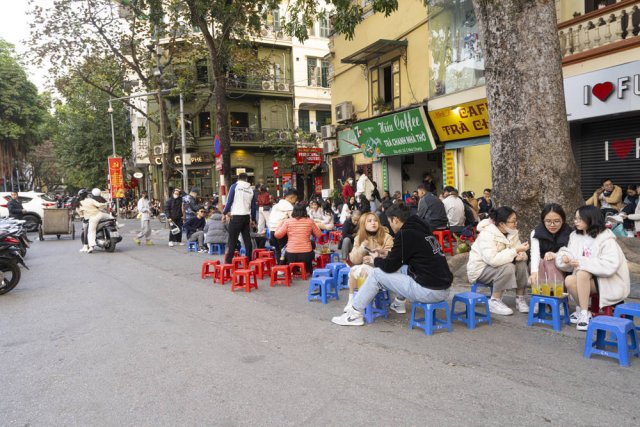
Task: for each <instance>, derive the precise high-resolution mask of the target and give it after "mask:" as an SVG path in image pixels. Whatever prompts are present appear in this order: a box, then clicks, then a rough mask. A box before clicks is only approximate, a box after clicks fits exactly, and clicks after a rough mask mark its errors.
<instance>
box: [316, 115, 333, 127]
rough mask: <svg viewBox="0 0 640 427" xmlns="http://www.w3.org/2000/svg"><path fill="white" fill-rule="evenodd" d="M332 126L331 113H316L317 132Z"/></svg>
mask: <svg viewBox="0 0 640 427" xmlns="http://www.w3.org/2000/svg"><path fill="white" fill-rule="evenodd" d="M330 124H331V111H316V132H320V128H321V127H322V126H324V125H330Z"/></svg>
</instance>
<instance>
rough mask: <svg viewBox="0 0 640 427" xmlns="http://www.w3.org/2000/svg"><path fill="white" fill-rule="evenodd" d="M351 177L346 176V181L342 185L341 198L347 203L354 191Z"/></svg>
mask: <svg viewBox="0 0 640 427" xmlns="http://www.w3.org/2000/svg"><path fill="white" fill-rule="evenodd" d="M352 185H353V178H348V179H347V182H345V183H344V185H343V186H342V200H343V201H344V202H345V203H347V201H349V199H350V198H351V197H354V196H355V195H356V193H355V192H354V191H353V187H352Z"/></svg>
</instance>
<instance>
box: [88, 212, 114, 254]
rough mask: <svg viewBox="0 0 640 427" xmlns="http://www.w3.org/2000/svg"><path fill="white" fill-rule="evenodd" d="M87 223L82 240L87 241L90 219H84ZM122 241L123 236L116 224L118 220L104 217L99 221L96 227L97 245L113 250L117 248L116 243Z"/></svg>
mask: <svg viewBox="0 0 640 427" xmlns="http://www.w3.org/2000/svg"><path fill="white" fill-rule="evenodd" d="M83 222H84V223H85V224H87V226H86V227H83V236H82V241H83V242H84V241H85V236H86V234H85V233H88V222H89V221H88V220H84V221H83ZM120 242H122V236H121V235H120V232H119V231H118V227H117V224H116V220H115V219H112V218H109V219H102V220H100V222H99V223H98V226H97V227H96V246H97V247H99V248H102V249H104V250H105V251H107V252H113V251H115V250H116V244H118V243H120Z"/></svg>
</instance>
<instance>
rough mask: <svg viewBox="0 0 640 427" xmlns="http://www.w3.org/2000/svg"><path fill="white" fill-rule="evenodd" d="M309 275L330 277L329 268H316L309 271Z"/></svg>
mask: <svg viewBox="0 0 640 427" xmlns="http://www.w3.org/2000/svg"><path fill="white" fill-rule="evenodd" d="M311 277H312V278H313V277H331V270H329V269H328V268H316V269H315V270H313V272H312V273H311Z"/></svg>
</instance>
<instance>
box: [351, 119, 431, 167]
mask: <svg viewBox="0 0 640 427" xmlns="http://www.w3.org/2000/svg"><path fill="white" fill-rule="evenodd" d="M353 131H354V132H355V134H356V137H357V138H358V143H359V144H360V148H362V150H363V152H364V155H365V156H366V157H370V158H371V157H378V156H394V155H398V154H408V153H418V152H425V151H433V150H435V149H436V144H435V142H434V141H433V136H432V135H431V130H430V129H429V125H428V124H427V116H426V115H425V113H424V109H423V108H422V107H418V108H413V109H411V110H406V111H401V112H398V113H394V114H389V115H387V116H382V117H377V118H375V119H372V120H366V121H364V122H360V123H358V124H356V125H354V126H353Z"/></svg>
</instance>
